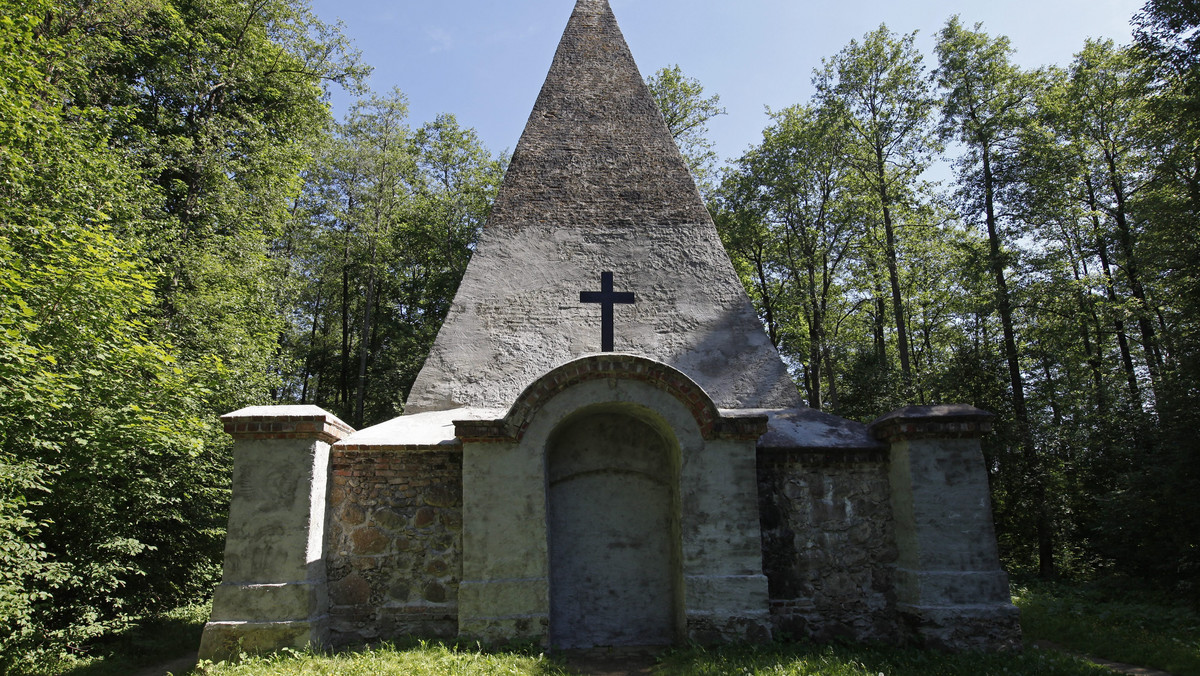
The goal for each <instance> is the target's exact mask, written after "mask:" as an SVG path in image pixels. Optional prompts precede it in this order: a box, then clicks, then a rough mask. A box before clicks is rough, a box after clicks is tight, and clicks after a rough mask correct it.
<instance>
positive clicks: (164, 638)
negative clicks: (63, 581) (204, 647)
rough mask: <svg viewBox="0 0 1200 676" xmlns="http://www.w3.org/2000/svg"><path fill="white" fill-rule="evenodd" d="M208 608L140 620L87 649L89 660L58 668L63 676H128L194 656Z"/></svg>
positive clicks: (174, 611)
mask: <svg viewBox="0 0 1200 676" xmlns="http://www.w3.org/2000/svg"><path fill="white" fill-rule="evenodd" d="M207 617H208V606H207V605H198V606H189V607H186V608H179V609H176V610H173V611H171V612H168V613H164V614H162V615H155V616H151V617H146V618H142V619H141V620H138V621H136V622H134V623H133V624H131V625H130V626H129V627H127V628H126V629H125V630H123V631H120V632H118V633H115V634H112V635H110V636H106V637H105V638H103V639H100V640H98V641H96V642H94V643H92V644H91V645H90V646H89V653H90V656H89V657H87V658H85V659H81V660H77V661H75V662H73V663H64V664H63V665H61V666H60V670H59V671H58V672H56V673H60V674H62V675H63V676H130V675H131V674H136V673H137V672H138V671H140V670H143V669H146V668H148V667H152V666H154V665H156V664H161V663H163V662H168V661H170V660H173V659H176V658H179V657H183V656H185V655H192V656H194V655H195V653H196V650H197V649H198V648H199V647H200V634H201V632H203V630H204V622H205V620H206V619H207Z"/></svg>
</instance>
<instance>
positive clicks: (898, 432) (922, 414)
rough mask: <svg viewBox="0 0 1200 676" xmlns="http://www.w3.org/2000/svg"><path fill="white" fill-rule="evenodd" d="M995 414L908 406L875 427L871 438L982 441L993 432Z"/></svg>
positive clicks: (881, 419) (944, 406)
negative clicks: (979, 439)
mask: <svg viewBox="0 0 1200 676" xmlns="http://www.w3.org/2000/svg"><path fill="white" fill-rule="evenodd" d="M995 417H996V416H995V415H994V414H992V413H988V412H987V411H985V410H983V409H979V408H975V407H974V406H970V405H968V404H937V405H934V406H905V407H904V408H898V409H896V410H895V411H892V412H891V413H888V414H886V415H883V416H880V417H879V418H876V419H875V422H873V423H871V425H870V430H871V435H872V436H874V437H875V438H876V439H879V440H880V441H887V442H894V441H908V440H910V439H978V438H979V437H981V436H983V435H984V434H987V433H988V432H990V431H992V419H993V418H995Z"/></svg>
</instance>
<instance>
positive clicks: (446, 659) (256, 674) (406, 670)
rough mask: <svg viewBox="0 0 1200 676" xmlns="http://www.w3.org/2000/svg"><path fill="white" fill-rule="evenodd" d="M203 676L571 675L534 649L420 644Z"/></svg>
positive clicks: (258, 660)
mask: <svg viewBox="0 0 1200 676" xmlns="http://www.w3.org/2000/svg"><path fill="white" fill-rule="evenodd" d="M195 673H196V674H203V675H204V676H264V675H266V674H270V676H293V675H294V676H299V675H301V674H303V675H304V676H310V675H311V676H317V675H320V676H333V675H335V674H336V675H337V676H377V675H379V674H397V675H399V674H404V675H405V676H408V675H410V674H411V675H413V676H416V675H418V674H419V675H421V676H476V675H479V676H482V675H484V674H487V675H493V674H495V675H500V674H504V675H505V676H508V675H513V676H568V675H569V674H570V673H571V672H569V671H567V670H566V669H565V668H564V667H563V666H561V665H560V664H559V663H557V662H556V661H554V660H553V659H551V658H549V657H547V656H546V655H545V654H543V653H541V652H539V651H537V650H535V649H522V648H518V649H510V650H500V651H485V650H481V649H479V648H478V647H477V646H474V645H472V646H470V647H464V646H460V645H454V644H449V643H440V642H426V641H420V642H417V643H414V644H412V645H409V646H406V647H397V646H395V645H390V644H384V645H380V646H375V647H373V648H371V649H370V650H364V651H361V652H349V653H338V654H334V655H329V654H323V653H320V652H314V651H303V652H300V651H293V650H288V651H284V652H280V653H276V654H274V655H269V656H265V657H247V658H245V659H243V660H242V661H240V662H238V663H237V664H230V663H226V662H221V663H219V664H215V665H214V664H211V663H205V664H201V665H200V666H199V667H197V669H196V671H195Z"/></svg>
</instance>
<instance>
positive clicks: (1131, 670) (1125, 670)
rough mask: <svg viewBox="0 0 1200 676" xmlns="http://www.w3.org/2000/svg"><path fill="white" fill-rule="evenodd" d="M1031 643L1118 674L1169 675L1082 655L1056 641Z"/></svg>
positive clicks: (1168, 674)
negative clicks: (1106, 668)
mask: <svg viewBox="0 0 1200 676" xmlns="http://www.w3.org/2000/svg"><path fill="white" fill-rule="evenodd" d="M1033 645H1034V647H1036V648H1040V649H1042V650H1054V651H1056V652H1060V653H1065V654H1067V655H1070V656H1072V657H1078V658H1079V659H1081V660H1087V661H1088V662H1091V663H1092V664H1099V665H1100V666H1102V667H1108V668H1109V669H1111V670H1113V671H1115V672H1117V673H1118V674H1129V675H1130V676H1171V673H1170V672H1167V671H1163V670H1161V669H1152V668H1150V667H1139V666H1136V665H1133V664H1125V663H1123V662H1112V661H1110V660H1102V659H1100V658H1099V657H1092V656H1091V655H1082V654H1080V653H1077V652H1074V651H1071V650H1068V649H1066V648H1064V647H1063V646H1060V645H1058V644H1057V643H1052V642H1050V641H1034V642H1033Z"/></svg>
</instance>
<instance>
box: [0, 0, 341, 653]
mask: <svg viewBox="0 0 1200 676" xmlns="http://www.w3.org/2000/svg"><path fill="white" fill-rule="evenodd" d="M0 4H2V5H3V9H2V11H0V73H3V78H4V86H3V87H0V542H2V543H3V544H2V545H0V569H2V570H3V572H0V670H2V669H6V668H10V667H11V668H17V666H16V665H21V664H23V665H26V666H28V665H29V664H31V663H45V662H47V661H51V660H54V659H56V658H57V657H58V656H61V655H62V654H64V651H70V652H72V653H79V652H82V651H85V650H86V649H87V644H88V642H89V641H90V640H91V639H93V638H95V637H96V636H99V635H101V634H104V633H106V632H110V631H114V630H117V629H119V628H121V627H122V626H123V625H124V624H125V622H126V621H127V619H128V618H129V617H130V616H132V615H137V614H140V613H142V612H144V611H147V610H149V609H153V608H162V607H171V606H173V605H176V604H178V603H180V602H182V601H185V600H188V599H194V598H197V597H198V596H199V595H201V594H203V593H206V592H207V591H208V590H209V589H210V588H211V585H212V583H213V580H214V575H215V573H216V571H217V568H218V565H219V561H220V555H221V549H222V546H221V545H222V538H223V527H224V512H225V507H226V505H227V502H228V488H227V483H228V472H229V462H230V458H229V457H228V451H229V444H228V440H227V439H226V438H225V437H224V435H223V434H221V432H220V430H219V429H217V425H216V416H217V415H218V414H220V413H223V412H226V411H228V410H230V409H231V408H235V407H238V406H241V405H243V404H245V403H248V402H252V401H253V402H260V401H263V400H264V399H265V398H266V396H267V386H268V385H269V384H270V383H271V382H273V381H274V380H275V379H276V378H277V376H276V375H275V374H274V373H272V366H273V361H274V355H275V353H276V350H277V338H278V333H279V327H280V326H281V325H282V320H281V315H282V313H281V312H280V310H279V309H278V303H277V302H276V294H277V293H278V291H277V289H276V288H275V287H276V284H274V283H273V278H278V274H274V275H272V274H271V271H272V269H278V268H279V265H278V263H275V262H273V261H272V260H271V257H270V255H269V254H270V253H271V252H270V250H269V244H270V241H271V240H270V236H271V235H272V233H273V232H274V230H275V229H277V228H278V227H279V224H280V223H281V222H282V220H283V218H284V216H285V215H286V207H287V205H288V197H289V195H290V194H291V193H292V192H293V191H294V190H295V187H296V186H297V185H298V179H297V173H298V170H299V168H300V167H301V166H302V165H303V163H304V161H305V159H306V153H307V151H306V148H307V147H308V145H309V143H308V140H309V138H311V137H312V136H313V135H314V134H317V133H319V132H320V129H321V124H322V121H323V120H324V118H325V116H326V109H325V104H324V101H323V93H322V89H321V81H322V78H325V77H333V76H334V73H335V71H337V70H338V68H340V67H341V66H340V65H339V66H331V65H330V64H331V63H332V61H336V60H338V59H339V58H340V55H341V54H343V51H341V50H342V47H341V46H340V45H341V43H340V42H338V41H339V40H340V37H339V36H337V35H336V32H333V31H331V30H330V29H328V28H327V27H324V26H321V25H319V24H316V23H311V21H312V17H311V14H309V13H308V11H307V10H306V9H304V8H303V7H301V6H299V5H293V4H290V3H286V2H279V3H257V4H255V5H254V6H249V5H244V4H243V3H237V2H220V1H214V2H202V3H172V2H155V1H151V2H145V3H76V2H72V1H69V0H5V1H4V2H3V3H0ZM331 60H332V61H331ZM223 357H224V358H225V360H223V359H222V358H223Z"/></svg>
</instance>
